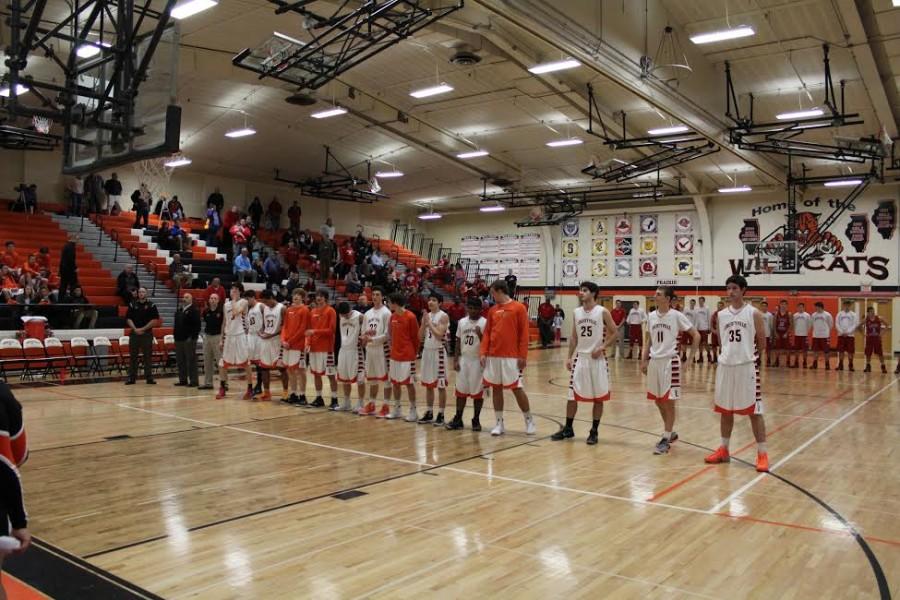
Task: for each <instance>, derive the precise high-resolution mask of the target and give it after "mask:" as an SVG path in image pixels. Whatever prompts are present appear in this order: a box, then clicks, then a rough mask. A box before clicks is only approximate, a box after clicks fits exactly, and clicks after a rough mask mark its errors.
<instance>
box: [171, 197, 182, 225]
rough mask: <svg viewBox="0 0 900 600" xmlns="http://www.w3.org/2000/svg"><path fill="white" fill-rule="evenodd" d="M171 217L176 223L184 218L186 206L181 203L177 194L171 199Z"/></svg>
mask: <svg viewBox="0 0 900 600" xmlns="http://www.w3.org/2000/svg"><path fill="white" fill-rule="evenodd" d="M169 218H171V219H172V220H173V221H175V222H176V223H177V222H178V221H180V220H181V219H183V218H184V206H182V205H181V202H180V201H179V200H178V196H177V195H174V196H172V199H171V200H169Z"/></svg>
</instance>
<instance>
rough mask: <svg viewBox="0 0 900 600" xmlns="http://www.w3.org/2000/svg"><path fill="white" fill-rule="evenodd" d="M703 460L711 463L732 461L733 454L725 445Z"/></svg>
mask: <svg viewBox="0 0 900 600" xmlns="http://www.w3.org/2000/svg"><path fill="white" fill-rule="evenodd" d="M703 460H704V462H706V463H709V464H711V465H717V464H719V463H727V462H731V455H730V454H729V453H728V448H726V447H725V446H719V449H718V450H716V451H715V452H713V453H712V454H710V455H709V456H707V457H706V458H704V459H703Z"/></svg>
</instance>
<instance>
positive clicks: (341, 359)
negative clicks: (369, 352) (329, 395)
mask: <svg viewBox="0 0 900 600" xmlns="http://www.w3.org/2000/svg"><path fill="white" fill-rule="evenodd" d="M337 312H338V316H339V318H340V320H339V321H338V323H339V327H340V332H341V349H340V350H339V351H338V361H337V379H338V381H340V382H341V383H342V384H343V388H344V389H343V392H344V400H343V404H342V405H341V407H340V408H339V409H336V410H346V411H348V412H349V411H350V410H352V409H353V406H352V405H351V404H350V389H351V388H352V387H353V384H354V383H356V384H358V387H359V390H358V394H359V397H360V398H362V397H363V396H365V381H364V379H363V378H364V377H365V374H366V360H365V357H364V356H363V348H362V346H361V345H360V343H359V339H360V336H361V335H362V332H363V315H362V313H361V312H359V311H358V310H351V309H350V304H349V303H347V302H341V303H339V304H338V307H337Z"/></svg>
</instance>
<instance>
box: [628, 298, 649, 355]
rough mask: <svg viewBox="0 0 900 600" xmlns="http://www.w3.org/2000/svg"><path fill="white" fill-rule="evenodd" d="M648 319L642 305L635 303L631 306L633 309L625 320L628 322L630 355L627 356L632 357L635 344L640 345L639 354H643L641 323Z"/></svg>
mask: <svg viewBox="0 0 900 600" xmlns="http://www.w3.org/2000/svg"><path fill="white" fill-rule="evenodd" d="M646 321H647V315H646V313H644V311H643V310H642V309H641V307H640V306H639V305H638V304H637V303H635V304H634V305H633V306H632V307H631V310H629V311H628V316H627V317H625V322H626V323H627V324H628V356H626V357H625V358H631V355H632V353H633V351H634V345H635V344H637V346H638V356H640V355H641V351H642V350H643V347H642V344H643V343H644V337H643V333H642V332H641V324H643V323H644V322H646Z"/></svg>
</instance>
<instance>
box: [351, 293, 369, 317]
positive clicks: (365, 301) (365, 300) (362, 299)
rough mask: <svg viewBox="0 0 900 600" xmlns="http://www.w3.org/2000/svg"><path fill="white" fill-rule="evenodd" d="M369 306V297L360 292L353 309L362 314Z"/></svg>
mask: <svg viewBox="0 0 900 600" xmlns="http://www.w3.org/2000/svg"><path fill="white" fill-rule="evenodd" d="M369 308H371V306H369V297H368V296H366V295H365V294H360V295H359V298H357V299H356V306H354V307H353V310H358V311H359V312H360V313H362V314H366V311H368V310H369Z"/></svg>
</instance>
